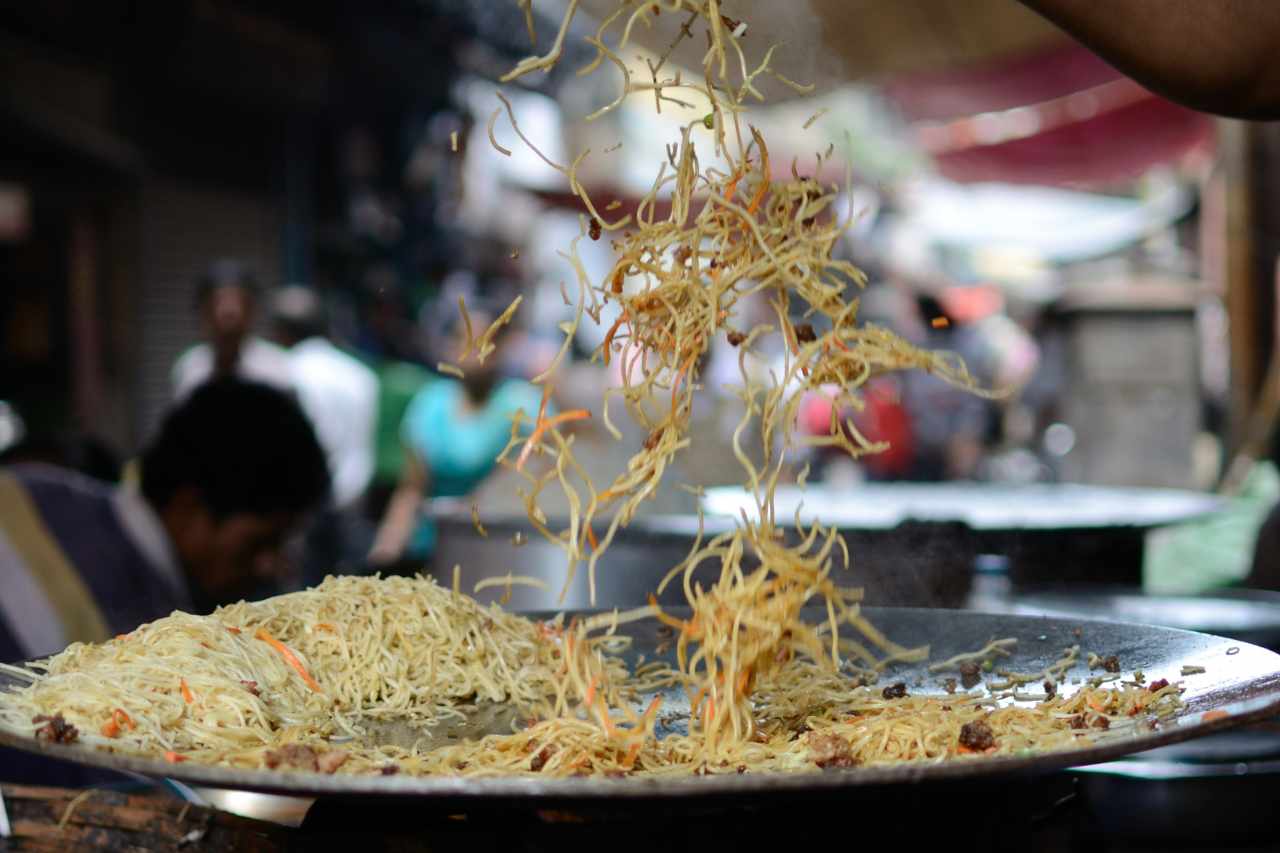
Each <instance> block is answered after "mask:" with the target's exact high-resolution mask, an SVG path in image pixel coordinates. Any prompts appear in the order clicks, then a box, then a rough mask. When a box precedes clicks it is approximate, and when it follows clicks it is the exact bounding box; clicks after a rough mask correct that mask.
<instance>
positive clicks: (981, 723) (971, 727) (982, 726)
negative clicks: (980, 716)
mask: <svg viewBox="0 0 1280 853" xmlns="http://www.w3.org/2000/svg"><path fill="white" fill-rule="evenodd" d="M960 745H961V746H963V747H965V748H967V749H972V750H975V751H976V752H984V751H986V750H988V749H991V747H993V746H995V745H996V733H995V732H993V731H991V726H989V725H987V721H986V720H974V721H973V722H972V723H965V724H964V725H963V726H961V727H960Z"/></svg>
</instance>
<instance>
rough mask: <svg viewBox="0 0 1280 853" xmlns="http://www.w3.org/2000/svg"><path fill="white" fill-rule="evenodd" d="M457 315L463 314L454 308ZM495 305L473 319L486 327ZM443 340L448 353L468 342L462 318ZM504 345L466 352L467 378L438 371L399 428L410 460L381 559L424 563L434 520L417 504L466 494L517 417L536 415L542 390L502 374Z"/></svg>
mask: <svg viewBox="0 0 1280 853" xmlns="http://www.w3.org/2000/svg"><path fill="white" fill-rule="evenodd" d="M453 316H455V317H456V316H457V315H456V312H455V313H454V314H453ZM494 316H496V312H480V311H472V312H471V325H472V328H473V329H475V330H476V334H480V332H481V331H483V330H484V329H485V328H486V327H487V326H488V325H489V323H490V322H492V320H493V317H494ZM444 339H445V346H444V347H443V348H441V349H440V350H439V351H440V355H441V358H442V360H444V359H452V358H456V357H457V354H458V353H459V352H460V351H461V350H462V347H463V344H464V339H463V328H462V323H461V320H460V319H457V320H454V321H452V322H451V324H450V326H448V327H447V329H446V334H445V336H444ZM499 344H500V345H499V350H498V351H496V352H494V353H492V354H491V355H490V356H489V357H488V358H487V359H485V363H484V364H479V363H477V362H476V360H475V359H474V358H471V359H468V360H467V362H466V364H465V366H464V371H465V378H463V379H462V380H456V379H451V378H447V377H443V376H442V377H439V378H436V379H433V380H432V381H430V382H428V383H427V384H426V386H424V387H423V388H422V390H421V391H419V392H418V393H417V395H415V397H414V398H413V400H412V402H410V403H409V408H408V410H407V411H406V412H405V417H404V422H403V423H402V424H401V428H400V438H401V441H402V442H403V444H404V450H405V465H404V471H403V474H402V475H401V478H400V485H399V486H398V487H397V488H396V491H395V493H394V494H393V495H392V498H391V502H390V503H389V504H388V506H387V512H386V515H385V516H384V517H383V519H382V524H381V525H380V526H379V528H378V533H377V536H376V538H375V539H374V543H373V548H372V550H371V551H370V554H369V560H370V562H372V563H374V564H375V565H381V566H391V565H393V564H396V563H409V564H420V563H423V562H425V561H427V560H429V559H430V556H431V553H432V552H433V550H434V548H435V528H434V526H432V525H431V524H429V523H425V522H422V521H421V520H420V518H419V511H420V509H421V506H422V501H423V499H424V498H427V497H462V496H465V495H469V494H471V493H472V492H474V491H475V490H476V488H477V487H478V486H479V485H480V484H481V483H482V482H484V480H485V479H486V478H487V477H488V476H489V475H490V474H491V473H492V472H493V470H494V468H495V467H496V461H495V460H496V459H497V457H498V454H500V453H501V452H502V449H503V448H504V447H506V445H507V442H508V441H509V440H510V438H511V425H512V419H513V418H514V417H515V415H516V412H517V411H523V412H524V418H525V422H526V423H530V424H531V423H532V422H533V420H534V418H536V417H537V414H538V407H539V405H540V404H541V394H540V392H539V391H538V389H537V388H535V387H534V386H533V385H531V384H530V383H528V382H526V381H524V380H522V379H509V378H508V379H504V378H502V377H501V376H500V375H499V370H498V364H499V363H501V361H502V358H501V339H500V341H499Z"/></svg>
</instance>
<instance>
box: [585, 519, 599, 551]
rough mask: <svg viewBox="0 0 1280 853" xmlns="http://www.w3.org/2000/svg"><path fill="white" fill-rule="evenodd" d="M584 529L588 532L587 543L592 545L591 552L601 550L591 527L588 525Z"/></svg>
mask: <svg viewBox="0 0 1280 853" xmlns="http://www.w3.org/2000/svg"><path fill="white" fill-rule="evenodd" d="M584 529H585V530H586V531H587V541H588V542H590V543H591V550H592V551H594V550H596V549H597V548H599V547H600V543H599V542H597V541H596V533H595V531H594V530H592V529H591V525H590V524H588V525H586V526H585V528H584Z"/></svg>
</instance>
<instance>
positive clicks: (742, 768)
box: [738, 764, 747, 775]
mask: <svg viewBox="0 0 1280 853" xmlns="http://www.w3.org/2000/svg"><path fill="white" fill-rule="evenodd" d="M746 772H747V765H745V764H739V765H738V775H742V774H743V773H746Z"/></svg>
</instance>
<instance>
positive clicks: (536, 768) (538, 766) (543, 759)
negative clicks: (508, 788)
mask: <svg viewBox="0 0 1280 853" xmlns="http://www.w3.org/2000/svg"><path fill="white" fill-rule="evenodd" d="M555 752H556V750H555V747H553V746H552V745H551V744H547V745H546V746H544V747H543V748H542V749H540V750H538V754H537V755H535V756H534V757H533V758H532V759H531V760H530V761H529V769H530V770H532V771H533V772H534V773H541V772H542V768H544V767H546V766H547V762H548V761H550V760H551V756H553V755H555Z"/></svg>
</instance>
